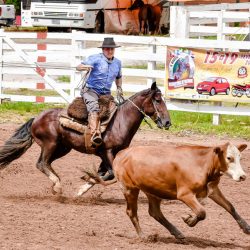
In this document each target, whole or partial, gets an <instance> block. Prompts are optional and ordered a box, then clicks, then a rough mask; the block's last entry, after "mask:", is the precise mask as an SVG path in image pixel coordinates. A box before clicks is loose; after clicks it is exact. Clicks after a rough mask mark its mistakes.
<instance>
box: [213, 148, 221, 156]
mask: <svg viewBox="0 0 250 250" xmlns="http://www.w3.org/2000/svg"><path fill="white" fill-rule="evenodd" d="M214 152H215V153H216V154H217V155H219V154H220V153H221V152H222V149H221V148H220V147H216V148H214Z"/></svg>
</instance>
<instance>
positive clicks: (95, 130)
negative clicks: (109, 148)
mask: <svg viewBox="0 0 250 250" xmlns="http://www.w3.org/2000/svg"><path fill="white" fill-rule="evenodd" d="M88 122H89V128H90V133H91V142H92V144H93V145H94V146H100V145H101V144H102V137H101V129H100V116H99V113H98V112H91V113H89V116H88Z"/></svg>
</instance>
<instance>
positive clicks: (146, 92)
mask: <svg viewBox="0 0 250 250" xmlns="http://www.w3.org/2000/svg"><path fill="white" fill-rule="evenodd" d="M151 91H152V90H151V88H148V89H145V90H142V91H140V92H137V93H135V94H134V95H132V96H130V97H129V98H128V99H130V100H131V101H132V100H134V99H135V98H137V97H138V96H147V95H149V94H150V93H151ZM157 91H160V89H159V88H156V92H157ZM127 104H131V103H130V102H129V101H128V100H125V101H124V102H123V103H122V104H121V105H120V107H122V108H124V107H127ZM131 105H132V104H131Z"/></svg>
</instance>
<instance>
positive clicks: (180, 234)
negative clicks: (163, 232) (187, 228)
mask: <svg viewBox="0 0 250 250" xmlns="http://www.w3.org/2000/svg"><path fill="white" fill-rule="evenodd" d="M175 238H176V239H177V240H184V239H185V236H184V235H183V234H182V233H179V234H177V235H175Z"/></svg>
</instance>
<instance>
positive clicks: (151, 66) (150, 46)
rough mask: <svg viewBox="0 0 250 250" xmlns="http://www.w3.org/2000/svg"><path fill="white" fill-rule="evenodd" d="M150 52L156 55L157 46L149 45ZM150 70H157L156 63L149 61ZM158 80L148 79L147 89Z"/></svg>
mask: <svg viewBox="0 0 250 250" xmlns="http://www.w3.org/2000/svg"><path fill="white" fill-rule="evenodd" d="M148 52H149V53H150V54H151V53H156V45H155V44H151V45H149V50H148ZM148 70H149V71H151V70H156V61H148ZM155 81H156V79H155V78H151V79H149V78H148V79H147V87H148V88H150V86H151V85H152V83H153V82H155Z"/></svg>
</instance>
